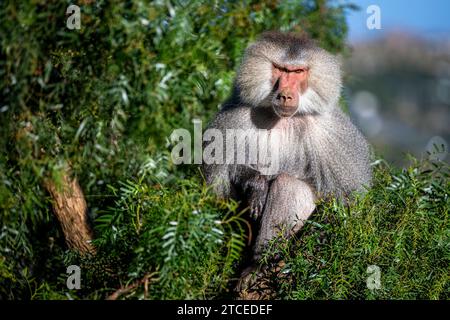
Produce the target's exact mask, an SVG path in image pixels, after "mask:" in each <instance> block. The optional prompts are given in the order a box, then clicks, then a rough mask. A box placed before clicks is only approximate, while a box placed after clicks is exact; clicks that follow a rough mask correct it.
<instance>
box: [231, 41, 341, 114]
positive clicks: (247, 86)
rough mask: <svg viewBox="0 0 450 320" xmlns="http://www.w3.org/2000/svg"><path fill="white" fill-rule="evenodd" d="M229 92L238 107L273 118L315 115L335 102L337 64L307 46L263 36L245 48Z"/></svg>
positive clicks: (310, 44) (310, 43)
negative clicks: (235, 94) (234, 92)
mask: <svg viewBox="0 0 450 320" xmlns="http://www.w3.org/2000/svg"><path fill="white" fill-rule="evenodd" d="M235 86H236V89H237V92H238V93H239V97H240V99H241V101H242V102H243V103H245V104H248V105H249V106H251V107H263V108H270V109H271V110H273V112H274V113H275V114H276V115H277V116H278V117H292V116H296V115H306V114H316V113H321V112H323V111H325V110H326V109H327V108H332V107H333V106H334V105H335V104H336V102H337V101H338V99H339V96H340V89H341V72H340V63H339V61H338V59H337V58H336V57H335V56H334V55H332V54H330V53H328V52H327V51H325V50H323V49H321V48H320V47H318V46H317V45H315V43H314V42H313V41H311V40H308V39H305V38H301V37H299V36H298V35H293V34H290V33H281V32H270V33H264V34H263V35H262V36H261V37H260V38H259V39H258V40H257V41H256V42H255V43H253V44H252V45H250V46H249V47H248V48H247V50H246V52H245V56H244V59H243V61H242V64H241V67H240V69H239V71H238V74H237V77H236V81H235Z"/></svg>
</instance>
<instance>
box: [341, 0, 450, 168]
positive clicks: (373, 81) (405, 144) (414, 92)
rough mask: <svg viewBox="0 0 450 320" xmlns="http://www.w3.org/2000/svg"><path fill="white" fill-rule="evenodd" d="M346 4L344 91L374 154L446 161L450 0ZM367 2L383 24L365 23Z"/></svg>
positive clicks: (449, 128)
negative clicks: (353, 6) (354, 7)
mask: <svg viewBox="0 0 450 320" xmlns="http://www.w3.org/2000/svg"><path fill="white" fill-rule="evenodd" d="M354 3H355V4H356V5H357V6H358V7H359V10H350V11H348V12H347V15H346V19H347V23H348V28H349V30H348V31H349V32H348V40H347V41H348V44H349V46H350V48H351V49H350V54H349V55H347V58H346V69H347V75H348V76H347V78H346V94H347V99H348V101H349V109H350V113H351V115H352V117H353V119H354V121H355V122H356V123H357V124H358V126H359V127H360V128H361V130H362V131H363V132H364V133H365V135H366V136H367V137H368V138H369V140H370V141H371V143H372V144H373V145H374V146H375V149H376V151H377V152H378V154H380V155H382V156H383V157H384V158H386V159H387V160H389V161H390V162H393V163H394V164H397V165H404V164H405V162H406V161H407V159H406V157H405V153H412V154H413V155H415V156H416V157H419V158H422V157H423V156H425V155H426V154H427V151H428V152H431V153H432V154H431V157H432V158H435V159H436V158H437V159H441V160H444V159H445V161H447V162H448V161H449V157H448V156H447V155H448V146H449V142H450V125H449V124H450V19H449V18H448V13H449V12H450V1H446V0H433V1H422V0H412V1H409V0H395V1H392V0H378V1H370V0H360V1H354ZM370 5H377V6H378V7H379V9H380V22H381V28H380V29H372V30H370V29H369V28H368V27H367V24H366V23H367V19H368V18H369V17H370V16H371V15H372V12H369V13H367V8H368V7H369V6H370ZM435 146H436V147H437V149H436V148H435Z"/></svg>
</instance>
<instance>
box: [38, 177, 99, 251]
mask: <svg viewBox="0 0 450 320" xmlns="http://www.w3.org/2000/svg"><path fill="white" fill-rule="evenodd" d="M44 185H45V188H46V189H47V190H48V192H49V193H50V195H51V197H52V199H53V211H54V212H55V214H56V217H57V218H58V220H59V223H60V224H61V228H62V231H63V233H64V237H65V239H66V243H67V245H68V246H69V247H70V248H72V249H75V250H77V251H78V252H80V253H81V254H86V253H91V254H94V253H95V248H94V246H93V245H92V244H91V241H92V239H93V232H92V229H91V227H90V225H89V221H88V216H87V204H86V200H85V198H84V195H83V190H81V187H80V185H79V184H78V181H77V180H76V178H71V177H70V176H69V174H68V173H63V176H62V179H61V184H58V185H57V184H56V183H55V182H54V181H52V180H50V179H47V180H45V181H44Z"/></svg>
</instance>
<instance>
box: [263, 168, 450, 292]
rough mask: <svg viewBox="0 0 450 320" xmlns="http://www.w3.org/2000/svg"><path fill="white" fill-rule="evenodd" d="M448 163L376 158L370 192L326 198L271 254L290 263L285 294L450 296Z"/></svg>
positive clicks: (286, 269)
mask: <svg viewBox="0 0 450 320" xmlns="http://www.w3.org/2000/svg"><path fill="white" fill-rule="evenodd" d="M449 169H450V167H449V166H448V164H445V163H430V162H427V161H422V162H418V161H417V160H414V162H413V164H412V165H411V166H410V167H409V168H407V169H403V170H401V171H400V170H397V169H392V168H389V167H388V165H387V164H386V163H385V162H383V161H378V162H377V164H376V166H375V179H374V185H373V187H372V188H371V189H370V190H368V192H367V193H366V194H365V195H363V196H359V197H357V198H356V199H355V200H353V201H351V202H350V203H349V205H348V206H347V205H344V204H342V203H338V202H336V201H330V202H323V203H322V204H321V205H320V206H319V208H318V210H317V212H316V213H314V214H313V217H312V219H311V220H310V221H308V222H307V224H306V225H305V227H304V228H303V229H302V231H301V232H300V233H299V235H298V236H297V239H296V240H294V241H290V242H285V243H283V245H281V246H276V247H274V248H273V250H272V252H271V253H268V256H270V255H271V254H274V253H275V252H276V253H278V254H279V255H280V256H281V257H282V258H283V259H284V261H285V263H286V265H285V266H284V269H283V270H282V273H283V274H284V275H285V277H284V278H283V280H282V281H279V282H277V284H276V286H277V290H278V294H279V296H280V297H282V298H285V299H311V298H314V299H449V298H450V296H449V292H450V290H449V289H450V282H449V280H450V279H449V272H448V266H449V263H450V255H449V252H450V250H449V249H450V241H449V240H450V239H449V236H450V224H449V209H450V198H449V193H450V180H449V177H450V171H449ZM266 258H267V257H266ZM371 265H376V266H378V267H379V268H380V270H381V278H380V281H381V287H380V288H379V289H373V290H370V289H368V287H367V286H366V281H367V278H368V277H369V276H370V274H369V273H367V268H368V267H369V266H371Z"/></svg>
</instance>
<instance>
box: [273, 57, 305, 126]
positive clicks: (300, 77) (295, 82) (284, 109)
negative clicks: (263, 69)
mask: <svg viewBox="0 0 450 320" xmlns="http://www.w3.org/2000/svg"><path fill="white" fill-rule="evenodd" d="M308 76H309V70H308V67H307V66H304V65H292V64H282V65H280V64H278V63H276V62H272V77H271V84H272V92H273V98H272V107H273V110H274V112H275V113H276V114H277V115H278V116H279V117H291V116H292V115H294V114H295V113H296V112H297V111H298V108H299V106H300V103H299V102H300V100H301V99H302V94H303V93H304V92H305V91H306V90H307V89H308Z"/></svg>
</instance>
